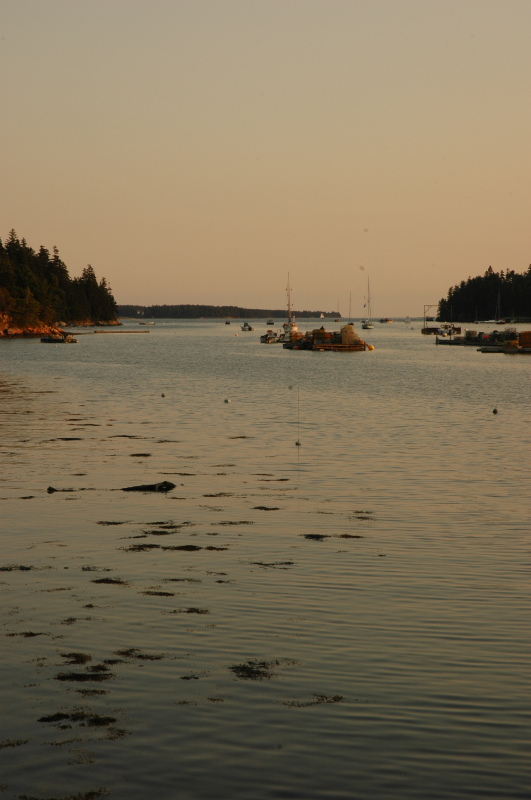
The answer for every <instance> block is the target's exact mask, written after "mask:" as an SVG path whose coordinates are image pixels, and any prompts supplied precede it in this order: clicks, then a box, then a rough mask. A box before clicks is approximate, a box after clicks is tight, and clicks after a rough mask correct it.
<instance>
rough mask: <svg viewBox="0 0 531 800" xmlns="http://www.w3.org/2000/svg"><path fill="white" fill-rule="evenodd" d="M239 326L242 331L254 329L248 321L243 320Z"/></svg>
mask: <svg viewBox="0 0 531 800" xmlns="http://www.w3.org/2000/svg"><path fill="white" fill-rule="evenodd" d="M241 327H242V331H254V328H252V327H251V326H250V325H249V323H248V322H244V323H243V325H242V326H241Z"/></svg>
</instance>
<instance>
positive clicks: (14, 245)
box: [0, 230, 120, 337]
mask: <svg viewBox="0 0 531 800" xmlns="http://www.w3.org/2000/svg"><path fill="white" fill-rule="evenodd" d="M94 324H104V325H119V324H120V323H119V321H118V319H117V316H116V301H115V299H114V297H113V296H112V292H111V288H110V286H109V285H108V283H107V281H106V280H105V278H102V279H101V280H100V281H99V283H98V280H97V278H96V275H95V273H94V270H93V269H92V267H91V266H90V264H88V265H87V266H86V267H85V269H84V270H83V273H82V275H81V277H79V278H71V277H70V275H69V274H68V269H67V267H66V265H65V264H64V263H63V261H61V259H60V257H59V251H58V249H57V248H56V247H54V248H53V254H52V255H50V253H49V251H48V250H47V249H46V248H45V247H43V246H41V247H40V249H39V251H38V252H36V251H35V250H33V249H32V248H31V247H29V245H28V244H27V243H26V240H25V239H19V238H18V236H17V234H16V232H15V231H14V230H11V232H10V233H9V236H8V238H7V240H6V242H5V244H4V243H2V241H1V240H0V337H2V336H8V337H9V336H38V335H40V334H46V333H55V332H59V328H60V327H63V326H64V325H94Z"/></svg>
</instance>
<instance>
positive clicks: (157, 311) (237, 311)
mask: <svg viewBox="0 0 531 800" xmlns="http://www.w3.org/2000/svg"><path fill="white" fill-rule="evenodd" d="M293 313H294V314H295V316H296V317H319V316H320V315H321V313H322V314H324V316H325V317H327V318H332V319H339V318H340V317H341V314H339V313H338V312H337V311H323V312H321V311H294V312H293ZM117 314H118V316H119V317H141V318H142V317H145V318H146V319H201V318H202V317H204V318H207V317H209V318H210V317H213V318H225V317H228V318H230V319H261V318H262V317H276V318H281V319H283V318H284V317H286V316H287V311H286V309H285V308H281V309H279V308H240V307H239V306H199V305H176V306H168V305H164V306H136V305H119V306H117Z"/></svg>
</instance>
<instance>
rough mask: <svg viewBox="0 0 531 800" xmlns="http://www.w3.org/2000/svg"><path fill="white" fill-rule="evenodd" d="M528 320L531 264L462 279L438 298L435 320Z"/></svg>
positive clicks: (530, 309)
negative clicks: (520, 267)
mask: <svg viewBox="0 0 531 800" xmlns="http://www.w3.org/2000/svg"><path fill="white" fill-rule="evenodd" d="M502 318H503V319H511V320H515V321H519V320H520V321H522V322H525V321H528V320H530V319H531V264H530V265H529V268H528V269H527V271H526V272H522V273H519V272H514V270H507V272H504V271H503V270H501V272H494V270H493V269H492V267H489V268H488V270H487V271H486V272H485V274H484V275H478V276H477V277H476V278H469V279H468V280H467V281H461V283H460V284H459V285H458V286H453V287H452V288H451V289H449V290H448V296H447V297H446V298H443V299H442V300H440V301H439V306H438V319H440V320H441V321H444V322H451V321H453V322H470V321H471V320H487V319H502Z"/></svg>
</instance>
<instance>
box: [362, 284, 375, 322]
mask: <svg viewBox="0 0 531 800" xmlns="http://www.w3.org/2000/svg"><path fill="white" fill-rule="evenodd" d="M366 305H367V318H366V319H362V321H361V327H362V328H363V330H364V331H372V329H373V328H374V325H373V324H372V321H371V286H370V283H369V277H368V276H367V303H366Z"/></svg>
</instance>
